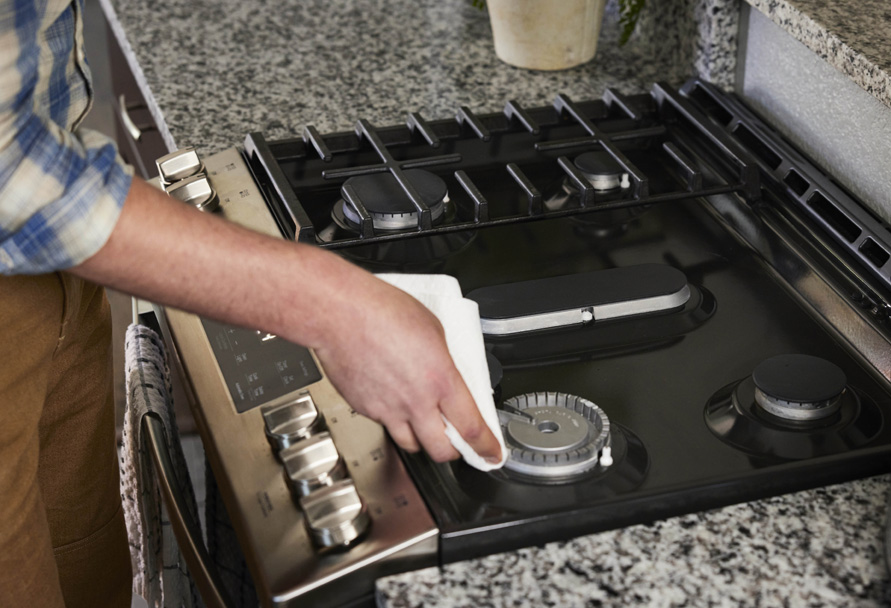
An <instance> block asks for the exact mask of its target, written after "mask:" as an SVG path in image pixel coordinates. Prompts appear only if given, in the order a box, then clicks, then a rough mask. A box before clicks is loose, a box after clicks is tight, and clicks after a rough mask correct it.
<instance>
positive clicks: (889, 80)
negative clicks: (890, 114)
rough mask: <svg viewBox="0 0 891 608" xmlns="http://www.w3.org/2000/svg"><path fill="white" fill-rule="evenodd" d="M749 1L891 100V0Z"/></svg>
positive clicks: (876, 93)
mask: <svg viewBox="0 0 891 608" xmlns="http://www.w3.org/2000/svg"><path fill="white" fill-rule="evenodd" d="M746 1H747V2H748V3H749V4H751V5H752V6H753V7H755V8H757V9H758V10H760V11H761V12H762V13H764V14H765V15H767V16H768V17H770V18H771V19H772V20H773V21H774V22H775V23H776V24H777V25H779V26H780V27H782V28H783V29H784V30H786V31H787V32H789V33H790V34H791V35H792V36H793V37H795V38H796V39H797V40H799V41H800V42H802V43H804V44H805V45H806V46H807V47H808V48H810V49H811V50H812V51H814V52H815V53H817V55H819V56H820V57H822V58H823V59H824V60H825V61H826V62H827V63H829V64H830V65H832V66H833V67H835V68H836V69H838V70H839V71H840V72H842V73H843V74H846V75H847V76H848V77H850V78H851V80H853V81H854V82H856V83H857V84H859V85H860V86H861V87H863V88H864V89H865V90H866V91H868V92H869V93H871V94H872V95H874V96H875V97H876V98H877V99H878V100H879V101H881V102H882V103H884V104H885V105H886V106H891V4H889V3H888V2H887V0H858V1H857V2H853V1H851V2H825V0H746Z"/></svg>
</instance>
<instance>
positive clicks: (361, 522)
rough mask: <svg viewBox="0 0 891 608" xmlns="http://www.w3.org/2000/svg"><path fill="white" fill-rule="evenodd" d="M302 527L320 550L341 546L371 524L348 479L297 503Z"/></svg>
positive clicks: (357, 537)
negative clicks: (302, 515)
mask: <svg viewBox="0 0 891 608" xmlns="http://www.w3.org/2000/svg"><path fill="white" fill-rule="evenodd" d="M300 506H301V508H302V509H303V514H304V516H305V521H306V527H307V528H308V529H309V533H310V535H312V539H313V541H315V543H316V544H317V545H319V546H320V547H323V548H334V547H344V546H347V545H349V544H350V543H352V542H354V541H356V540H357V539H359V538H360V537H361V536H362V535H363V534H364V533H365V531H366V530H368V527H369V526H370V525H371V518H370V517H369V516H368V510H367V509H366V507H365V503H364V502H362V499H361V498H360V497H359V492H358V491H357V490H356V485H355V484H354V483H353V482H352V481H351V480H349V479H343V480H341V481H338V482H336V483H334V484H332V485H330V486H328V487H327V488H322V489H321V490H317V491H315V492H313V493H312V494H310V495H309V496H306V497H304V498H303V499H301V500H300Z"/></svg>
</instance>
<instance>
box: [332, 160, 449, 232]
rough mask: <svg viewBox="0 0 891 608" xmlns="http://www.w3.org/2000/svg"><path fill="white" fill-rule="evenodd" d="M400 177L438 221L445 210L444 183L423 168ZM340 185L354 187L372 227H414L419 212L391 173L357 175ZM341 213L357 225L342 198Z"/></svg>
mask: <svg viewBox="0 0 891 608" xmlns="http://www.w3.org/2000/svg"><path fill="white" fill-rule="evenodd" d="M403 176H404V177H405V178H406V179H407V180H408V182H409V183H410V184H411V185H412V186H413V187H414V189H415V190H417V192H418V194H419V195H420V197H421V202H423V203H424V204H425V205H427V207H429V208H430V214H431V219H432V220H434V221H436V220H437V219H439V218H440V217H441V216H442V214H443V210H444V209H445V199H446V195H447V194H448V189H447V187H446V183H445V181H444V180H443V179H442V178H441V177H439V176H438V175H435V174H433V173H430V172H429V171H424V170H422V169H409V170H407V171H404V172H403ZM343 185H344V187H346V186H351V187H352V188H353V191H354V192H355V194H356V196H357V197H358V198H359V201H360V202H361V203H362V204H363V205H364V206H365V209H367V210H368V213H369V214H370V215H371V219H372V223H373V225H374V227H375V228H377V229H380V230H405V229H408V228H413V227H416V226H417V223H418V210H417V208H416V207H415V205H414V203H412V201H411V199H410V198H409V197H408V194H406V192H405V190H403V189H402V186H401V185H400V183H399V181H398V180H397V179H396V177H395V176H394V175H393V174H392V173H390V172H387V173H371V174H369V175H357V176H355V177H351V178H349V179H348V180H346V182H344V184H343ZM343 214H344V216H345V217H346V218H347V219H348V220H349V221H350V222H352V223H353V224H356V225H358V224H359V223H360V220H359V214H358V213H357V212H356V210H355V209H354V208H353V206H352V205H351V204H350V203H349V202H348V201H346V197H345V196H344V205H343Z"/></svg>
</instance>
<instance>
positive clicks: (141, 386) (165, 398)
mask: <svg viewBox="0 0 891 608" xmlns="http://www.w3.org/2000/svg"><path fill="white" fill-rule="evenodd" d="M124 345H125V351H126V352H125V357H126V364H125V374H126V380H127V409H126V411H125V412H124V428H123V448H122V450H121V495H122V496H123V502H124V517H125V519H126V522H127V535H128V537H129V540H130V555H131V559H132V561H133V590H134V591H135V592H136V593H137V594H138V595H141V596H142V597H143V598H145V600H146V601H147V602H148V605H149V606H150V608H181V607H182V608H200V607H202V606H203V605H204V604H203V602H202V601H201V598H200V597H199V595H198V593H197V591H196V590H195V587H194V584H193V582H192V580H191V577H190V576H189V573H188V570H187V568H186V564H185V562H184V561H183V557H182V555H181V554H180V551H179V546H178V545H177V543H176V538H175V537H174V534H173V528H172V527H171V525H170V520H169V518H168V517H167V511H166V508H165V507H164V505H163V503H162V501H161V496H160V490H159V487H158V482H157V479H156V477H155V472H154V466H153V463H152V458H151V454H150V453H149V448H148V446H147V445H146V441H147V440H146V439H145V438H143V437H142V431H141V421H142V418H143V416H145V415H146V414H148V413H153V414H156V415H157V416H158V417H159V418H160V419H161V421H162V423H163V425H164V430H165V436H166V438H167V443H168V445H167V448H168V450H169V452H170V456H171V460H172V461H173V466H174V468H175V469H176V476H177V483H178V485H179V486H180V488H179V489H180V491H181V492H182V493H183V495H184V496H185V497H186V500H187V502H188V503H189V506H190V509H191V511H192V513H191V515H192V517H193V518H195V520H196V521H197V507H196V504H195V494H194V491H193V489H192V484H191V480H190V478H189V472H188V469H187V468H186V461H185V457H184V455H183V451H182V445H181V444H180V439H179V431H178V429H177V426H176V419H175V417H174V416H173V413H172V412H173V400H172V398H171V395H172V392H171V387H170V380H169V378H170V376H169V373H168V371H169V370H168V367H167V359H166V356H165V351H164V344H163V342H162V340H161V338H160V337H159V336H158V334H157V333H155V332H154V331H153V330H152V329H150V328H148V327H145V326H143V325H136V324H133V325H130V327H128V328H127V335H126V338H125V342H124Z"/></svg>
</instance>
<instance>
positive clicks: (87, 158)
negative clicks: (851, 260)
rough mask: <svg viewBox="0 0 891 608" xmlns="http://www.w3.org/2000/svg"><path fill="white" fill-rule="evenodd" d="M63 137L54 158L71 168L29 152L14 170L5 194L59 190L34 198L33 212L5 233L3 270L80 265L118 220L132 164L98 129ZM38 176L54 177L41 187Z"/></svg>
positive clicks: (46, 269)
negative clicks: (37, 158)
mask: <svg viewBox="0 0 891 608" xmlns="http://www.w3.org/2000/svg"><path fill="white" fill-rule="evenodd" d="M53 135H56V136H58V134H53ZM51 137H52V136H51ZM62 139H63V141H57V142H56V143H57V145H58V146H59V148H60V150H59V152H60V153H59V154H58V156H56V157H55V158H57V159H58V161H59V162H62V163H67V164H69V165H70V166H69V167H68V168H67V170H60V168H59V167H55V168H54V170H53V171H52V172H51V173H49V174H48V173H47V167H45V166H43V167H42V166H40V163H37V162H35V161H33V160H31V159H30V157H28V156H27V155H26V156H24V157H23V158H22V159H21V162H20V164H19V167H18V168H17V169H16V171H15V174H14V175H13V176H12V180H11V181H14V182H16V183H14V184H9V183H7V184H6V186H7V187H6V188H4V190H5V192H3V193H2V194H3V196H4V197H15V198H18V197H24V196H28V193H29V192H33V193H34V194H35V196H40V195H39V194H38V193H40V192H44V193H45V192H46V191H47V190H55V189H56V188H58V192H59V194H58V196H56V197H54V198H52V199H51V200H49V201H48V202H43V201H32V204H33V205H34V212H33V213H32V214H31V215H30V216H28V217H27V219H26V220H25V221H24V223H22V224H21V225H20V226H18V227H17V228H16V229H15V230H14V231H12V232H6V234H5V235H3V238H2V240H0V273H2V274H43V273H46V272H52V271H56V270H62V269H66V268H70V267H72V266H76V265H78V264H80V263H81V262H83V261H85V260H87V259H88V258H90V257H91V256H93V255H94V254H95V253H96V252H98V251H99V250H100V249H101V248H102V246H103V245H104V244H105V243H106V241H107V240H108V238H109V236H110V235H111V233H112V230H113V229H114V226H115V224H116V223H117V220H118V217H119V216H120V213H121V209H122V207H123V204H124V200H125V198H126V197H127V193H128V192H129V190H130V183H131V181H132V178H133V169H132V167H130V166H129V165H126V164H125V163H124V162H123V160H122V159H121V157H120V156H119V155H118V152H117V148H116V147H115V145H114V143H113V142H112V141H111V140H110V139H108V138H107V137H106V136H104V135H102V134H100V133H97V132H95V131H90V130H85V129H84V130H80V131H78V132H77V133H76V134H70V133H65V134H64V135H62ZM49 145H50V146H52V143H50V144H49ZM44 158H46V157H45V156H44ZM35 180H53V181H54V182H56V183H54V184H51V185H50V187H49V188H46V187H45V186H47V184H46V183H44V187H40V186H37V184H36V183H35ZM29 182H30V183H31V187H30V188H29ZM6 202H8V203H11V202H12V199H11V198H10V199H7V201H6ZM0 204H3V201H2V200H0ZM6 228H8V227H6ZM4 232H5V231H4Z"/></svg>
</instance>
